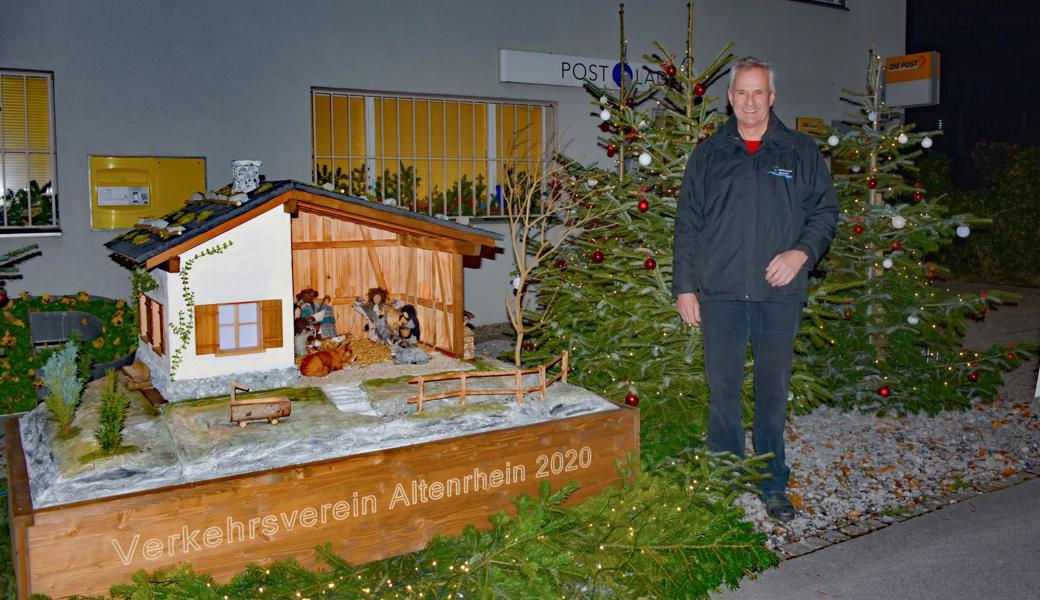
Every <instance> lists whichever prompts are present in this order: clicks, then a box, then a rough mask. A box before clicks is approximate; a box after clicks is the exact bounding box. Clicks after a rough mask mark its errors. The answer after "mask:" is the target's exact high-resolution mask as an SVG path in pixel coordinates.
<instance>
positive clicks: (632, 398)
mask: <svg viewBox="0 0 1040 600" xmlns="http://www.w3.org/2000/svg"><path fill="white" fill-rule="evenodd" d="M625 404H627V405H629V406H639V396H636V395H635V394H633V393H632V392H629V393H628V395H626V396H625Z"/></svg>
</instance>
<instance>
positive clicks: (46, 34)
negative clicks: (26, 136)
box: [0, 0, 906, 323]
mask: <svg viewBox="0 0 1040 600" xmlns="http://www.w3.org/2000/svg"><path fill="white" fill-rule="evenodd" d="M847 4H848V7H849V10H848V11H844V10H836V9H832V8H827V7H821V6H814V5H811V4H806V3H802V2H793V1H790V0H700V1H699V2H697V3H696V10H697V12H696V15H695V23H694V34H695V42H694V50H695V56H697V57H699V58H700V59H701V61H702V62H707V61H708V60H710V59H711V58H712V57H713V56H714V55H715V54H716V53H717V52H718V50H719V49H720V48H721V47H722V45H723V44H725V43H726V42H727V41H729V40H731V39H732V40H734V41H735V42H736V46H735V48H734V52H735V53H736V54H737V55H746V54H751V55H755V56H758V57H760V58H764V59H767V60H770V61H772V62H774V63H775V64H776V65H777V69H778V77H777V88H778V93H777V106H776V110H777V113H778V114H779V115H780V116H781V118H783V119H784V120H786V121H787V122H788V123H789V125H791V126H793V125H794V119H795V117H797V116H811V117H823V118H824V119H826V120H830V119H832V118H838V117H841V116H842V115H843V113H844V110H845V107H844V106H843V105H842V103H840V102H839V101H838V97H839V95H840V92H841V89H842V88H844V87H848V88H853V89H859V88H862V86H863V78H864V71H865V67H866V58H867V54H866V52H867V48H868V47H869V46H870V44H871V43H874V44H875V45H876V47H877V49H878V51H879V53H880V54H882V55H894V54H901V53H902V52H903V50H904V28H905V12H906V2H905V0H872V1H867V0H848V3H847ZM0 14H2V15H3V21H4V22H5V27H4V35H3V36H2V37H0V68H15V69H32V70H43V71H52V72H53V73H54V112H55V130H56V144H57V145H56V148H57V182H58V191H59V194H60V211H61V228H62V232H61V234H60V235H59V236H51V237H39V236H37V237H28V238H26V237H21V238H14V239H11V238H6V237H3V236H2V235H0V252H3V251H7V250H10V249H13V248H16V247H18V246H21V245H24V244H26V243H38V244H39V245H40V248H41V249H42V251H43V256H42V257H39V258H35V259H32V260H31V261H29V262H27V263H25V264H24V266H23V268H22V271H23V273H24V275H25V278H24V279H23V280H20V281H14V282H11V283H10V284H9V287H8V289H9V291H10V292H11V293H17V292H18V291H21V290H23V289H24V290H28V291H30V292H32V293H35V294H40V293H44V292H50V293H56V294H61V293H68V292H73V291H77V290H81V289H82V290H86V291H88V292H90V293H92V294H100V295H105V296H109V297H124V296H127V295H128V294H129V289H130V283H129V277H128V273H127V271H126V270H125V269H123V268H122V267H120V266H118V265H116V264H115V263H114V262H112V261H111V260H110V259H109V258H108V253H107V252H106V251H105V249H104V247H103V244H104V242H106V241H108V240H109V239H111V238H112V237H113V236H114V233H113V232H112V231H110V230H109V231H97V232H94V231H91V230H90V217H89V190H88V177H87V157H88V155H92V154H93V155H148V156H205V157H206V159H207V170H208V173H207V178H208V183H209V186H210V187H211V188H212V187H219V186H220V185H223V184H224V183H226V182H227V181H229V180H230V170H229V167H228V164H229V161H230V160H232V159H238V158H257V159H261V160H263V162H264V167H263V172H264V174H265V175H266V176H267V177H268V178H269V179H298V180H301V181H310V179H311V176H310V173H311V133H310V132H311V110H310V90H311V88H312V87H329V88H345V89H358V90H380V91H394V92H405V93H416V94H424V93H429V94H454V95H462V96H480V97H491V98H508V99H534V100H547V101H551V102H554V103H555V104H556V107H557V110H556V131H557V137H558V140H559V143H560V145H561V146H562V147H564V149H566V150H567V152H568V153H569V154H570V155H572V156H574V157H576V158H579V159H581V160H583V161H592V160H599V159H603V158H604V156H603V154H602V152H601V151H600V150H599V149H597V148H596V145H595V144H596V135H597V134H598V133H599V130H598V129H597V128H596V125H598V123H599V119H598V118H597V117H595V116H593V115H592V114H591V113H592V107H591V105H590V100H591V98H590V97H589V96H588V94H586V93H585V91H584V90H582V89H580V88H573V87H556V86H541V85H528V84H516V83H500V82H499V77H498V69H499V65H498V51H499V50H500V49H513V50H527V51H533V52H552V53H559V54H571V55H579V56H592V57H599V58H605V59H611V58H614V57H616V56H617V47H618V39H617V38H618V34H617V3H616V2H606V1H592V0H583V1H574V2H546V1H541V0H539V1H530V2H488V1H486V0H485V1H479V0H459V1H454V2H421V1H414V0H408V1H400V2H376V1H364V2H362V1H347V0H338V1H331V0H329V1H313V2H311V1H308V2H277V1H274V0H262V1H260V0H258V1H251V2H244V1H243V2H230V1H205V0H179V1H177V2H162V1H160V0H145V1H130V0H124V1H113V0H98V1H92V2H79V1H73V0H67V1H56V0H33V1H29V0H0ZM19 24H21V25H23V26H19ZM626 33H627V38H628V40H629V43H630V46H629V47H630V50H629V56H630V58H631V59H633V60H635V59H637V58H638V57H641V56H642V55H643V54H644V53H645V52H648V51H649V50H650V49H651V44H650V43H651V41H652V40H655V39H656V40H659V41H661V42H662V43H663V44H664V45H665V46H666V47H668V48H669V49H673V51H674V52H677V53H681V52H682V48H683V43H684V39H685V34H686V31H685V2H679V1H671V2H666V1H664V0H652V1H651V0H647V1H643V2H629V3H628V4H627V5H626ZM724 85H725V84H724V83H720V84H716V86H714V87H713V88H712V89H711V90H710V93H711V94H714V95H724V93H725V90H724ZM474 224H476V225H478V226H479V227H482V228H485V229H489V230H492V231H496V232H499V233H502V232H505V227H504V226H503V225H502V224H501V223H500V222H495V221H490V222H486V221H485V222H477V223H474ZM510 270H511V261H510V258H509V255H508V253H506V254H500V255H499V256H498V258H496V259H495V260H487V259H485V260H484V261H483V263H482V265H481V266H480V267H479V268H475V269H469V270H468V272H467V276H466V296H467V302H466V304H467V308H468V309H469V310H471V311H472V312H474V313H475V314H476V315H477V317H476V322H477V323H482V322H495V321H504V320H505V318H506V317H505V309H504V307H503V302H502V298H503V294H504V293H505V291H506V289H507V288H508V285H509V279H510V276H509V272H510Z"/></svg>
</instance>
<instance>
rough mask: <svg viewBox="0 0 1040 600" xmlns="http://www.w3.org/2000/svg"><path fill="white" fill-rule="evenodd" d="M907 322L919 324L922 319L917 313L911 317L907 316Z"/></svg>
mask: <svg viewBox="0 0 1040 600" xmlns="http://www.w3.org/2000/svg"><path fill="white" fill-rule="evenodd" d="M906 322H907V323H909V324H911V325H917V324H918V323H920V322H921V319H919V318H917V315H910V316H909V317H907V318H906Z"/></svg>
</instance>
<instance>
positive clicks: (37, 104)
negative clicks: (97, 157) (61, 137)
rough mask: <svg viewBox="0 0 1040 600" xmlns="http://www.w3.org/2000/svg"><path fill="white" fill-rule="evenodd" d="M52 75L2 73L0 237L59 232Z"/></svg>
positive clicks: (27, 72)
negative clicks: (0, 200)
mask: <svg viewBox="0 0 1040 600" xmlns="http://www.w3.org/2000/svg"><path fill="white" fill-rule="evenodd" d="M52 90H53V79H52V76H51V74H50V73H41V72H35V71H16V70H0V123H2V124H0V191H2V192H3V207H2V210H0V235H2V234H4V233H7V234H11V233H41V232H48V231H58V201H57V198H58V195H57V186H56V185H55V180H54V162H55V157H54V110H53V108H54V101H53V93H52Z"/></svg>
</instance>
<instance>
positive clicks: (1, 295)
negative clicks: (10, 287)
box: [0, 290, 11, 308]
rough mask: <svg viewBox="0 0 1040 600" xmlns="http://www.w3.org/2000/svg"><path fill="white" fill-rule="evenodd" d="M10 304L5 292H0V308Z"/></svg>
mask: <svg viewBox="0 0 1040 600" xmlns="http://www.w3.org/2000/svg"><path fill="white" fill-rule="evenodd" d="M9 302H11V298H10V297H9V296H8V295H7V292H6V291H4V290H0V308H3V307H5V306H7V304H8V303H9Z"/></svg>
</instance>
